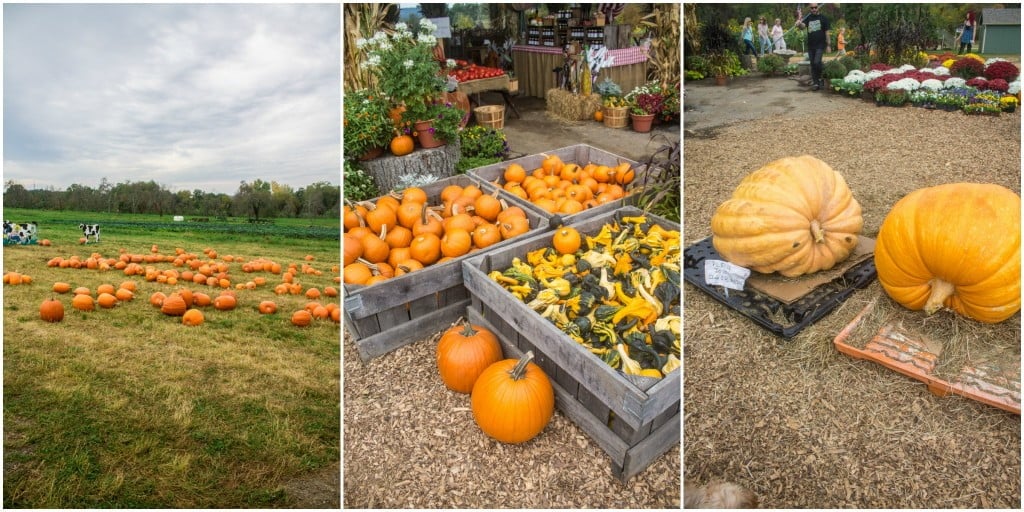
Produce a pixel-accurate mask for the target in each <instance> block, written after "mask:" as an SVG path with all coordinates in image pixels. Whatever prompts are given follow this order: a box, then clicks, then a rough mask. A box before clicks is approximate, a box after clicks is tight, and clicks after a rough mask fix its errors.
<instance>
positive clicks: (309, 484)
mask: <svg viewBox="0 0 1024 512" xmlns="http://www.w3.org/2000/svg"><path fill="white" fill-rule="evenodd" d="M340 471H341V470H340V469H339V467H338V464H331V465H330V466H328V467H326V468H323V469H320V470H317V471H314V472H313V473H310V474H308V475H303V476H301V477H299V478H296V479H294V480H292V481H290V482H287V483H286V484H284V491H285V494H286V495H287V496H288V499H289V502H290V505H291V506H292V507H294V508H306V509H328V508H333V509H336V508H338V507H339V506H340V496H339V493H338V489H340V488H341V484H340V483H339V479H340V477H341V474H340Z"/></svg>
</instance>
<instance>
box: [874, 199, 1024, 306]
mask: <svg viewBox="0 0 1024 512" xmlns="http://www.w3.org/2000/svg"><path fill="white" fill-rule="evenodd" d="M1020 234H1021V225H1020V196H1018V195H1017V194H1016V193H1014V192H1013V191H1011V190H1009V189H1007V188H1004V187H1001V186H999V185H992V184H977V183H952V184H946V185H939V186H936V187H929V188H924V189H920V190H916V191H914V192H911V193H910V194H908V195H907V196H906V197H904V198H903V199H900V200H899V201H898V202H897V203H896V205H895V206H893V208H892V210H890V211H889V214H888V215H887V216H886V217H885V220H884V221H883V222H882V226H881V228H879V231H878V240H877V241H876V244H875V267H876V268H877V270H878V281H879V282H880V283H881V284H882V288H884V289H885V292H886V293H887V294H889V296H890V297H892V298H893V300H895V301H896V302H898V303H900V304H902V305H903V306H905V307H907V308H909V309H912V310H921V309H924V310H925V312H926V313H928V314H932V313H934V312H936V311H938V310H939V309H942V307H944V306H945V307H948V308H949V309H952V310H953V311H955V312H957V313H959V314H961V315H963V316H966V317H968V318H972V319H974V320H978V321H981V322H986V323H996V322H1001V321H1003V320H1006V319H1007V318H1009V317H1011V316H1013V315H1014V314H1015V313H1016V312H1017V311H1020Z"/></svg>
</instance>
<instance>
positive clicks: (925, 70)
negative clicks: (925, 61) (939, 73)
mask: <svg viewBox="0 0 1024 512" xmlns="http://www.w3.org/2000/svg"><path fill="white" fill-rule="evenodd" d="M917 71H918V72H920V73H931V74H933V75H934V74H935V70H934V69H932V68H921V69H919V70H917Z"/></svg>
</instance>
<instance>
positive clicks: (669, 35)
mask: <svg viewBox="0 0 1024 512" xmlns="http://www.w3.org/2000/svg"><path fill="white" fill-rule="evenodd" d="M680 21H681V20H680V16H679V4H678V3H672V4H657V7H655V8H654V10H653V11H652V12H651V13H650V14H648V15H647V16H644V17H643V19H642V20H641V24H642V25H643V26H644V27H646V28H647V29H648V30H649V31H650V32H651V33H652V34H653V37H651V48H650V50H648V52H647V62H649V63H650V65H651V67H652V68H654V69H653V73H652V75H653V76H652V77H651V78H652V79H654V80H657V81H658V82H661V83H662V84H665V85H667V86H670V87H672V88H676V87H678V86H679V81H680V78H679V77H680V76H681V75H680V69H679V63H680V61H681V59H680V57H681V54H680V46H679V44H680V37H681V32H680V26H681V23H680Z"/></svg>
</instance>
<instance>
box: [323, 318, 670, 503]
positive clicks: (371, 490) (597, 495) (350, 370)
mask: <svg viewBox="0 0 1024 512" xmlns="http://www.w3.org/2000/svg"><path fill="white" fill-rule="evenodd" d="M436 345H437V342H436V339H424V340H422V341H419V342H416V343H413V344H411V345H407V346H405V347H402V348H400V349H398V350H395V351H393V352H391V353H388V354H386V355H384V356H381V357H379V358H377V359H374V360H372V361H370V362H369V363H366V364H364V363H362V362H361V361H360V360H359V355H358V353H357V352H356V349H355V346H354V344H353V342H352V340H351V339H350V338H349V336H348V333H346V335H345V349H344V350H345V351H344V372H345V382H344V387H345V391H344V407H343V409H344V430H345V432H344V450H343V453H344V478H343V480H344V506H345V507H346V508H678V507H679V506H680V503H681V502H680V491H681V485H680V481H679V474H680V468H679V446H678V445H676V446H675V447H673V448H672V449H670V450H669V451H668V452H666V453H665V454H663V455H662V456H661V457H659V458H658V459H656V460H655V461H654V463H652V464H651V465H650V466H649V467H648V468H647V470H646V471H644V472H642V473H640V474H639V475H637V476H635V477H633V478H632V479H630V480H629V482H627V483H626V484H622V483H620V482H619V481H618V480H616V479H615V478H613V477H612V474H611V468H610V465H609V462H610V459H609V458H608V456H607V455H605V453H604V452H603V451H602V450H601V448H600V447H599V446H598V445H597V444H596V443H595V442H594V441H593V440H591V439H590V438H589V437H587V435H586V434H585V433H584V432H583V431H582V430H580V429H579V428H578V427H577V426H576V425H575V424H573V423H572V421H570V420H569V419H568V418H567V417H566V416H565V415H563V414H562V413H561V412H560V411H558V410H556V411H555V415H554V416H553V417H552V418H551V423H549V424H548V426H547V427H546V428H545V429H544V431H543V432H541V434H540V435H539V436H537V437H536V438H534V439H533V440H531V441H529V442H527V443H524V444H522V445H505V444H501V443H498V442H497V441H494V440H492V439H490V438H488V437H487V436H486V435H485V434H484V433H483V432H481V431H480V429H479V427H477V425H476V423H475V422H474V421H473V413H472V411H471V410H470V402H469V395H463V394H459V393H455V392H452V391H449V390H448V389H447V388H445V386H444V384H443V383H442V382H441V378H440V377H439V376H438V374H437V368H436V362H435V360H436V359H435V358H436V353H435V347H436Z"/></svg>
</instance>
